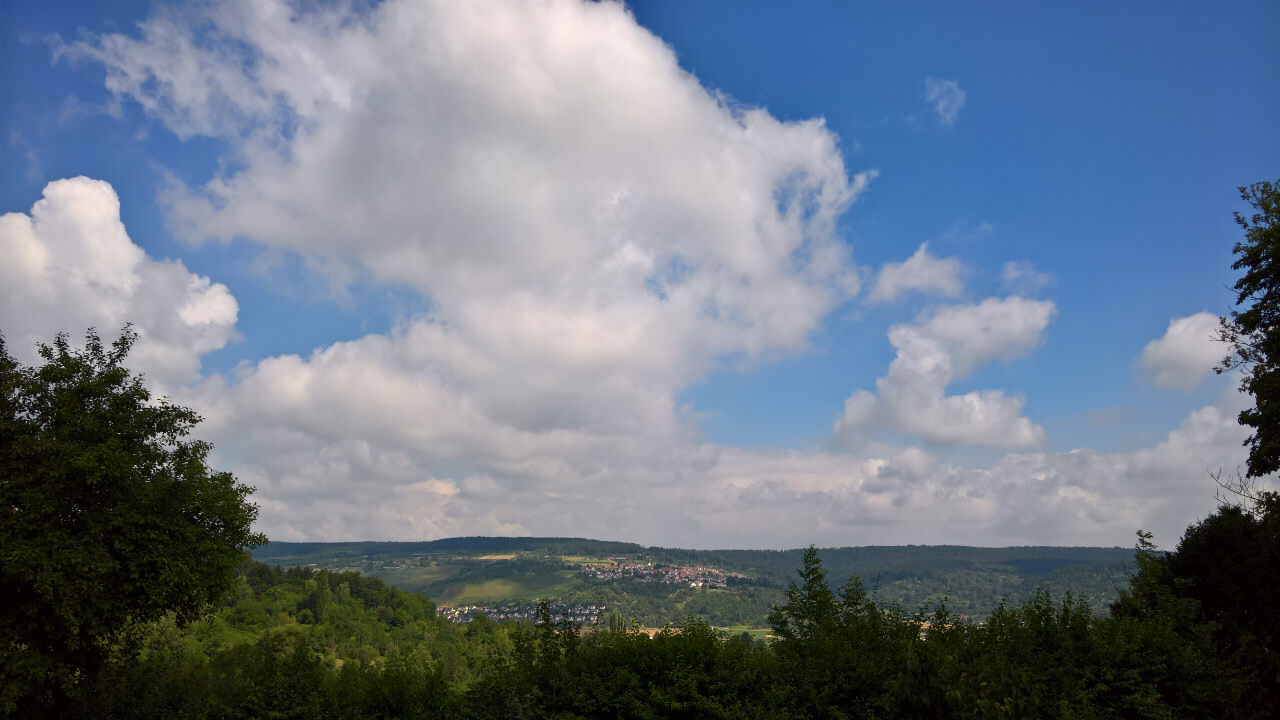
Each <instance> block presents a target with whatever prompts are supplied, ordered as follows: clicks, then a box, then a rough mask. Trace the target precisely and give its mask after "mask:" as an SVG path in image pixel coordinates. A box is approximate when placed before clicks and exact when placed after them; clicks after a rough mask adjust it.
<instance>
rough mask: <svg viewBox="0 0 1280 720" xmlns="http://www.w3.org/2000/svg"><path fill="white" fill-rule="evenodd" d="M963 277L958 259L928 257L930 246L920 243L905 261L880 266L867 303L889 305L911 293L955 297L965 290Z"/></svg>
mask: <svg viewBox="0 0 1280 720" xmlns="http://www.w3.org/2000/svg"><path fill="white" fill-rule="evenodd" d="M963 274H964V265H963V264H962V263H961V262H960V260H959V259H957V258H939V257H935V256H933V255H930V254H929V243H921V244H920V247H919V248H918V249H916V251H915V253H913V254H912V255H911V257H909V258H907V259H906V260H903V261H902V262H900V263H885V264H884V265H883V266H881V268H880V271H879V272H878V273H876V281H875V284H874V285H873V286H872V287H871V292H870V293H868V295H867V299H868V300H870V301H871V302H892V301H894V300H896V299H898V297H899V296H901V295H902V294H903V293H906V292H912V291H914V292H921V293H926V294H933V295H941V296H943V297H956V296H958V295H959V294H960V293H961V291H963V290H964V281H963V280H962V279H961V276H962V275H963Z"/></svg>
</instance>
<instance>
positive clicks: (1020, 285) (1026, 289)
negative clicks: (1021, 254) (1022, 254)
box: [1000, 260, 1057, 295]
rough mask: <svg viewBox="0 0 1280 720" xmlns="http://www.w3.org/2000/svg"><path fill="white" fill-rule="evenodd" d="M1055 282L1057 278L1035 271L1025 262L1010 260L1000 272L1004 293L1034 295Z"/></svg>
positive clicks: (1032, 266) (1033, 267)
mask: <svg viewBox="0 0 1280 720" xmlns="http://www.w3.org/2000/svg"><path fill="white" fill-rule="evenodd" d="M1055 282H1057V278H1055V277H1054V276H1053V275H1051V274H1049V273H1042V272H1040V271H1038V270H1036V268H1035V266H1034V265H1032V264H1031V263H1030V262H1028V261H1026V260H1010V261H1009V262H1006V263H1005V264H1004V269H1003V270H1001V271H1000V284H1001V286H1002V287H1003V288H1004V289H1005V291H1006V292H1012V293H1016V294H1019V295H1034V294H1036V293H1037V292H1040V291H1041V290H1043V289H1045V288H1047V287H1049V286H1050V285H1052V284H1054V283H1055Z"/></svg>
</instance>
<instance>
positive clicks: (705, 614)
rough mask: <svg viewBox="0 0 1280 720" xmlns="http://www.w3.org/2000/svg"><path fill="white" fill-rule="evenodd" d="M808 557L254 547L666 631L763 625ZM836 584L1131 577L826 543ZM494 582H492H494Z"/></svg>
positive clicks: (395, 546) (1018, 587) (925, 586)
mask: <svg viewBox="0 0 1280 720" xmlns="http://www.w3.org/2000/svg"><path fill="white" fill-rule="evenodd" d="M803 555H804V551H803V550H802V549H799V550H690V549H681V548H665V547H656V546H640V545H636V544H632V543H621V542H612V541H598V540H588V539H582V538H532V537H519V538H502V537H472V538H449V539H444V540H437V541H432V542H421V543H384V542H346V543H287V542H284V543H281V542H272V543H269V544H267V545H266V546H264V547H261V548H257V549H255V550H254V552H253V556H254V558H255V559H258V560H262V561H264V562H268V563H274V564H285V565H290V564H298V565H310V566H315V567H327V568H329V569H332V570H359V571H360V572H363V573H365V574H367V575H370V576H372V577H377V578H380V579H382V580H384V581H386V582H387V584H389V585H393V586H395V587H398V588H400V589H402V590H410V591H416V592H422V593H424V594H426V595H429V596H430V597H432V598H433V599H435V600H436V601H437V602H439V603H440V604H442V605H466V604H482V605H499V604H519V603H529V602H534V601H536V600H537V599H539V598H541V597H551V598H552V599H555V600H558V601H562V602H566V603H574V604H586V603H591V604H604V605H607V606H608V607H609V608H610V609H611V610H612V611H615V612H619V613H621V614H622V615H623V616H625V617H627V618H628V619H630V620H636V621H639V622H640V623H642V624H644V625H648V626H660V625H662V624H664V623H666V622H670V621H678V620H681V619H683V618H684V617H687V616H690V615H692V616H694V617H697V618H699V619H702V620H705V621H706V622H708V623H710V624H712V625H717V626H739V625H745V626H751V627H761V626H764V625H765V624H766V623H765V618H766V616H767V615H768V613H769V610H770V608H772V607H773V606H774V605H777V604H779V603H781V602H782V600H783V592H784V591H785V590H786V588H787V585H788V583H790V581H791V579H792V577H793V576H794V573H795V568H796V567H798V566H799V565H800V562H801V559H802V557H803ZM822 557H823V563H824V565H825V566H826V568H827V569H828V572H829V574H830V577H831V578H832V582H833V583H834V584H836V585H840V584H842V583H844V582H845V581H847V580H848V579H849V578H852V577H853V576H855V575H856V576H858V577H860V578H863V580H864V582H865V583H866V585H867V588H868V592H869V594H870V595H871V596H872V597H873V598H875V599H876V600H877V601H878V602H881V603H882V604H898V605H901V606H902V607H905V608H909V609H911V610H913V611H914V610H917V609H925V610H932V609H933V608H934V607H935V606H937V605H938V604H939V603H941V602H945V603H946V604H947V606H948V607H949V608H950V609H951V610H952V611H953V612H955V613H956V614H957V615H965V616H968V617H970V618H972V619H979V620H980V619H983V618H986V617H987V616H988V615H989V614H990V613H991V611H992V610H993V609H994V608H995V607H996V605H997V604H999V603H1000V602H1008V603H1010V604H1015V605H1016V604H1020V603H1022V602H1024V601H1026V600H1029V599H1031V598H1032V597H1034V596H1035V594H1036V592H1037V590H1046V591H1049V592H1051V593H1052V594H1054V595H1057V596H1061V595H1064V594H1065V593H1067V592H1071V593H1072V594H1073V595H1074V596H1075V597H1077V598H1079V599H1080V600H1083V601H1084V602H1086V603H1087V604H1088V605H1089V606H1090V607H1091V608H1092V609H1093V610H1095V611H1098V612H1102V611H1105V610H1106V609H1107V607H1108V606H1109V605H1110V603H1111V602H1113V601H1115V599H1116V597H1117V592H1118V591H1119V589H1120V588H1122V587H1124V586H1126V585H1127V583H1128V578H1129V575H1130V574H1131V573H1132V572H1133V570H1134V565H1133V552H1132V550H1126V549H1123V548H1079V547H1076V548H1072V547H1008V548H978V547H963V546H920V545H914V546H879V547H875V546H869V547H841V548H823V549H822ZM610 561H617V562H623V563H638V564H645V563H648V564H653V565H655V566H659V567H664V566H665V567H694V566H697V567H711V568H716V569H717V570H719V571H723V572H727V573H732V575H731V576H730V577H728V578H727V585H726V587H724V588H714V589H709V588H694V587H689V586H688V585H686V584H680V585H672V584H663V583H648V584H646V583H640V582H635V581H634V580H630V579H617V580H598V579H592V578H590V577H587V576H584V573H583V572H582V568H583V567H584V566H589V565H590V564H592V563H607V562H610ZM495 581H496V582H495Z"/></svg>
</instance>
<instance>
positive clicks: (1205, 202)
mask: <svg viewBox="0 0 1280 720" xmlns="http://www.w3.org/2000/svg"><path fill="white" fill-rule="evenodd" d="M0 12H3V22H2V23H0V29H2V32H3V37H0V47H3V53H4V55H3V57H4V63H5V66H6V67H7V68H11V69H13V70H14V71H11V72H7V73H4V74H3V77H2V78H0V96H3V97H4V106H5V108H6V110H5V112H4V115H3V123H4V128H3V129H4V134H3V138H4V141H5V143H6V144H5V146H4V148H5V150H4V153H5V158H6V161H5V162H4V163H2V164H0V212H6V213H10V214H9V215H7V216H5V220H6V224H5V225H4V226H3V228H2V229H3V234H0V242H3V243H5V244H6V246H10V245H11V247H10V248H9V250H8V253H11V254H13V256H15V257H20V258H22V261H21V262H19V263H15V264H14V266H12V267H11V269H10V271H9V273H10V274H9V275H8V276H5V279H6V284H9V285H10V287H11V288H13V289H12V290H11V292H10V293H9V298H8V299H7V300H6V303H5V305H6V306H5V307H4V308H3V309H0V330H3V332H4V334H5V337H6V340H7V341H8V343H9V345H10V346H11V348H13V349H14V351H15V352H19V353H23V352H28V350H27V348H29V347H30V345H31V344H32V343H34V342H35V341H37V340H38V339H40V338H41V337H46V338H47V337H48V336H49V335H50V334H51V333H52V332H54V331H56V330H60V329H67V330H75V329H77V328H83V327H85V326H88V325H97V326H98V327H100V328H111V327H113V326H115V325H119V324H122V322H123V321H129V320H131V321H133V322H135V323H136V324H137V325H138V326H139V328H140V330H141V331H142V333H143V336H144V342H143V345H142V347H141V349H140V354H141V357H139V358H138V359H137V362H138V367H139V369H141V370H143V371H145V372H147V374H148V377H149V378H151V379H152V381H153V383H155V384H156V385H157V386H158V388H159V389H161V390H162V391H163V392H166V393H167V394H169V395H170V396H172V397H174V398H176V399H178V400H180V401H182V402H185V403H187V404H190V405H193V406H194V407H196V408H197V409H199V410H200V411H201V412H202V413H203V414H204V415H205V416H206V417H207V418H208V420H207V422H206V426H205V429H204V432H206V433H207V436H208V437H209V438H210V439H211V440H212V441H213V442H214V443H215V445H216V446H217V447H218V455H217V457H216V460H217V461H219V462H221V463H222V464H223V465H225V466H226V467H228V468H229V469H232V470H233V471H234V472H236V474H237V476H238V477H240V478H241V479H242V480H243V481H245V482H249V483H250V484H253V485H255V487H257V488H258V491H257V493H256V495H255V497H256V499H257V500H258V502H259V503H260V505H261V507H262V514H261V520H260V524H261V526H262V529H263V530H264V531H266V532H267V533H268V534H269V535H270V536H272V537H275V538H277V539H303V538H305V539H328V540H338V539H353V538H356V539H364V538H369V539H374V538H404V539H410V538H413V539H416V538H426V537H440V536H447V535H465V534H512V533H516V534H560V535H563V534H569V535H586V536H593V537H616V538H621V539H629V540H638V541H641V542H652V543H658V544H666V545H674V544H682V545H694V546H701V547H724V546H762V547H768V546H775V547H776V546H795V545H803V544H808V543H810V542H816V543H819V544H865V543H908V542H915V543H927V542H956V543H971V544H986V545H999V544H1026V543H1045V544H1056V543H1074V544H1105V545H1112V544H1128V542H1129V539H1130V538H1131V536H1132V532H1133V531H1134V530H1136V529H1137V528H1138V527H1144V528H1152V529H1155V530H1156V531H1157V533H1158V537H1159V536H1161V535H1162V536H1164V540H1165V541H1166V542H1170V541H1172V540H1175V539H1176V536H1177V534H1179V533H1180V531H1181V528H1183V527H1185V525H1186V524H1187V523H1188V522H1190V521H1192V520H1194V519H1195V518H1196V517H1200V516H1203V515H1204V514H1205V513H1206V512H1208V511H1209V510H1210V509H1211V508H1212V496H1213V491H1212V484H1211V482H1210V481H1209V480H1208V478H1207V476H1206V474H1205V471H1206V470H1211V469H1215V468H1218V467H1226V468H1228V470H1230V468H1232V467H1234V466H1235V465H1236V464H1238V463H1240V462H1241V461H1242V460H1243V454H1242V452H1241V451H1240V449H1239V447H1238V446H1239V443H1240V441H1241V440H1242V439H1243V437H1244V435H1243V434H1242V433H1241V432H1240V430H1239V428H1238V427H1235V425H1234V414H1235V413H1236V412H1238V411H1239V408H1240V407H1241V406H1242V405H1241V403H1242V402H1245V400H1244V399H1242V398H1240V397H1239V396H1238V395H1237V394H1236V393H1234V392H1233V391H1232V385H1233V380H1232V378H1230V377H1219V376H1214V375H1212V374H1211V373H1210V372H1209V370H1210V368H1211V366H1212V364H1213V363H1212V358H1215V357H1217V356H1219V355H1221V349H1220V348H1217V347H1216V346H1215V345H1214V344H1213V342H1212V341H1211V339H1210V337H1209V335H1210V334H1211V326H1212V318H1211V317H1210V316H1211V315H1219V314H1223V313H1225V312H1227V311H1229V309H1230V307H1231V302H1232V299H1233V298H1232V296H1231V293H1230V292H1229V290H1228V289H1227V288H1228V287H1229V286H1230V285H1231V284H1232V282H1233V281H1234V280H1233V273H1232V271H1231V269H1230V264H1231V252H1230V250H1231V245H1232V243H1234V242H1235V241H1236V239H1237V238H1238V237H1239V230H1238V228H1237V227H1236V226H1235V224H1234V222H1233V221H1232V217H1231V214H1232V212H1233V211H1237V210H1243V207H1242V206H1241V203H1240V200H1239V198H1238V193H1237V191H1236V189H1235V188H1236V186H1238V185H1242V184H1247V183H1251V182H1255V181H1258V180H1263V179H1273V180H1274V179H1275V178H1276V176H1277V174H1278V171H1280V133H1277V132H1276V128H1277V127H1280V123H1278V122H1277V121H1278V120H1280V93H1277V92H1276V88H1277V87H1280V50H1277V47H1276V45H1275V43H1274V34H1275V29H1276V28H1277V27H1280V9H1278V8H1276V7H1275V5H1274V4H1273V3H1262V2H1257V3H1218V4H1214V5H1213V6H1212V7H1210V6H1207V5H1204V4H1192V3H1179V4H1172V5H1171V4H1169V3H1159V4H1157V3H1126V4H1123V6H1116V5H1115V4H1109V3H1077V4H1073V5H1070V6H1063V7H1046V6H1035V5H1029V4H1025V3H983V4H979V5H968V6H965V7H949V6H942V5H933V4H908V3H893V4H885V5H883V6H881V7H856V6H854V4H850V3H811V4H803V5H801V6H795V5H783V4H766V3H734V4H728V3H714V2H700V3H635V4H632V5H630V6H626V7H624V6H620V5H614V4H609V3H605V4H603V5H600V6H591V7H586V6H580V5H578V4H577V3H574V2H554V3H549V4H543V5H539V4H532V5H530V4H525V3H512V4H501V3H498V4H488V3H477V4H475V5H473V6H470V7H469V8H468V9H467V10H466V11H463V10H461V9H460V8H458V7H456V6H455V7H450V4H448V3H443V4H437V3H428V2H423V3H415V2H401V1H398V0H395V1H389V2H384V3H354V4H345V5H334V4H330V3H319V4H310V3H308V4H303V5H300V6H297V7H290V6H288V5H287V4H284V3H279V2H270V3H267V2H264V3H249V2H247V1H246V2H230V3H222V4H218V5H203V4H194V3H177V4H169V3H158V4H157V3H150V2H145V3H123V2H119V3H105V4H104V3H56V4H54V3H36V2H12V3H7V4H5V6H4V8H3V10H0ZM76 178H87V179H80V180H77V179H76ZM93 181H101V182H93ZM42 196H43V197H44V198H45V200H44V201H42V202H43V203H44V204H43V205H37V201H41V198H42ZM112 198H115V199H116V200H117V201H118V210H113V208H115V207H116V206H115V205H113V201H112ZM37 208H39V209H37ZM113 213H118V214H114V215H113ZM922 247H923V249H922ZM909 258H910V260H909ZM173 261H179V262H180V264H176V263H175V262H173ZM1205 313H1207V315H1206V314H1205ZM1171 323H1173V324H1172V325H1171ZM27 357H29V355H27Z"/></svg>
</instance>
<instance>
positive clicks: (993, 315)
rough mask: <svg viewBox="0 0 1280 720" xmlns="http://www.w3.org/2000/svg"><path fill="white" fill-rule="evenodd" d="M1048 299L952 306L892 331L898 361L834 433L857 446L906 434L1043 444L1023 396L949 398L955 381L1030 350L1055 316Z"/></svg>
mask: <svg viewBox="0 0 1280 720" xmlns="http://www.w3.org/2000/svg"><path fill="white" fill-rule="evenodd" d="M1054 309H1055V308H1054V304H1053V303H1052V302H1048V301H1038V300H1027V299H1025V298H1021V297H1016V296H1014V297H1009V298H1004V299H997V298H988V299H987V300H984V301H983V302H982V303H979V304H977V305H953V306H949V307H945V308H943V309H941V310H938V311H936V312H934V313H932V314H928V315H925V316H922V317H921V318H919V319H917V320H916V322H914V323H911V324H903V325H894V326H893V327H891V328H889V342H890V344H892V345H893V347H894V349H895V350H897V356H896V357H895V358H894V360H893V362H892V363H890V365H889V373H888V374H887V375H886V376H884V377H882V378H880V379H878V380H876V392H875V393H871V392H868V391H866V390H860V391H857V392H855V393H853V394H852V395H851V396H849V399H848V400H846V401H845V410H844V415H843V416H842V417H841V418H840V419H839V420H837V421H836V424H835V434H836V436H837V437H838V438H842V439H844V440H845V441H847V442H848V441H854V440H857V439H858V438H860V437H862V436H864V435H866V434H867V433H869V432H874V431H876V430H896V431H900V432H907V433H911V434H913V435H916V436H918V437H920V438H921V439H923V440H925V441H927V442H932V443H943V444H959V443H972V444H978V445H986V446H991V447H1006V448H1024V447H1031V446H1035V445H1039V444H1041V443H1042V442H1043V441H1044V431H1043V430H1042V429H1041V428H1040V426H1039V425H1036V424H1034V423H1032V422H1031V421H1030V420H1028V419H1027V418H1025V417H1022V414H1021V413H1022V406H1023V401H1022V399H1021V398H1017V397H1011V396H1008V395H1005V394H1004V393H1003V392H1002V391H999V390H981V391H974V392H968V393H965V394H963V395H947V394H946V388H947V386H948V385H950V384H951V383H952V382H954V381H956V380H961V379H963V378H965V377H967V376H968V375H969V374H970V373H972V372H973V371H974V370H976V369H977V368H978V367H981V366H982V365H985V364H987V363H989V362H991V361H993V360H996V359H1009V358H1013V357H1017V356H1019V355H1023V354H1025V353H1027V352H1030V351H1031V350H1032V349H1033V348H1035V347H1036V346H1037V345H1039V344H1040V340H1041V335H1042V333H1043V331H1044V329H1045V327H1046V326H1047V325H1048V324H1049V319H1050V318H1051V317H1052V316H1053V313H1054Z"/></svg>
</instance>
